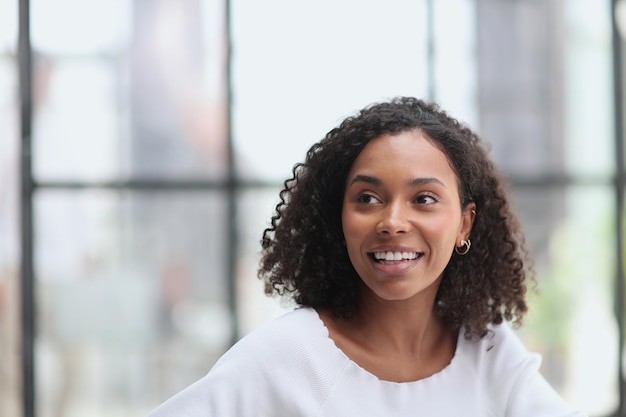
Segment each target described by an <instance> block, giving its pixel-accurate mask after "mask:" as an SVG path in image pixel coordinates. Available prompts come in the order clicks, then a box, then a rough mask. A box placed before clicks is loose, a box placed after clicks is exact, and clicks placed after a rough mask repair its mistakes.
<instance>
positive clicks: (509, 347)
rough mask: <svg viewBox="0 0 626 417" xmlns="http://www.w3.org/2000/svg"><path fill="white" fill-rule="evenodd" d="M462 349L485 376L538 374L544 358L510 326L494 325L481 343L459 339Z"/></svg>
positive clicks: (489, 328)
mask: <svg viewBox="0 0 626 417" xmlns="http://www.w3.org/2000/svg"><path fill="white" fill-rule="evenodd" d="M459 344H460V349H461V351H462V353H463V355H464V356H466V357H468V358H470V359H471V363H473V364H475V366H476V368H477V370H478V371H479V372H481V373H490V374H493V373H509V374H510V372H511V371H514V370H516V369H519V370H521V369H525V368H531V369H534V370H538V369H539V366H540V364H541V356H540V355H539V354H537V353H533V352H529V351H528V349H527V348H526V346H524V344H523V343H522V341H521V339H520V337H519V336H518V334H517V333H516V332H515V331H514V330H513V328H512V327H511V326H510V325H509V324H508V323H502V324H492V325H490V326H489V327H488V333H487V334H486V335H485V336H484V337H483V338H482V339H480V340H478V341H476V340H467V339H465V338H464V337H463V335H461V336H460V337H459Z"/></svg>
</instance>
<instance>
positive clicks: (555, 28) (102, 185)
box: [0, 0, 626, 417]
mask: <svg viewBox="0 0 626 417" xmlns="http://www.w3.org/2000/svg"><path fill="white" fill-rule="evenodd" d="M624 7H625V6H624V5H623V4H622V2H620V1H609V0H604V1H602V0H439V1H435V0H386V1H374V0H371V1H370V0H367V1H364V0H316V1H290V0H264V1H255V0H230V1H229V0H177V1H173V0H55V1H52V0H31V1H18V0H0V179H1V180H0V415H2V416H7V417H11V416H16V417H19V416H23V417H33V416H37V417H123V416H142V415H144V414H145V413H147V412H148V411H149V410H151V409H152V408H154V407H155V406H156V405H157V404H159V403H161V402H163V401H164V400H165V399H166V398H168V397H170V396H171V395H173V394H174V393H175V392H177V391H179V390H180V389H182V388H184V387H185V386H187V385H189V384H191V383H192V382H194V381H195V380H197V379H198V378H200V377H202V376H203V375H204V374H205V373H206V372H207V371H208V370H209V369H210V367H211V366H212V364H213V363H214V361H215V360H216V359H217V358H218V357H219V356H220V355H221V354H222V353H223V352H224V351H225V350H226V349H227V348H228V347H229V346H230V345H231V344H232V343H233V342H235V341H236V340H238V339H239V338H240V337H241V336H243V335H245V334H246V333H247V332H249V331H250V330H251V329H253V328H255V327H256V326H258V325H260V324H261V323H263V322H265V321H267V320H269V319H271V318H272V317H275V316H276V315H278V314H281V313H282V312H284V311H285V310H287V309H288V308H289V306H284V305H281V304H280V303H279V302H278V301H277V300H272V299H267V298H266V297H265V296H264V295H263V290H262V285H261V283H260V282H258V280H257V278H256V268H257V263H258V259H259V248H260V245H259V240H260V237H261V233H262V231H263V229H264V228H265V227H266V226H267V225H268V222H269V218H270V216H271V215H272V212H273V207H274V205H275V204H276V202H277V201H278V191H279V190H280V186H281V183H282V181H283V180H284V179H285V178H287V177H288V176H289V174H290V170H291V167H292V166H293V164H294V163H296V162H298V161H301V160H302V159H303V158H304V154H305V152H306V150H307V149H308V147H309V146H310V145H311V144H313V143H314V142H315V141H317V140H319V139H321V138H322V137H323V136H324V134H325V133H326V132H327V131H328V130H329V129H331V128H332V127H334V126H335V125H336V124H337V123H338V122H339V121H340V120H342V119H343V118H344V117H346V116H348V115H350V114H353V113H354V112H355V111H356V110H358V109H360V108H361V107H363V106H365V105H367V104H369V103H371V102H374V101H379V100H383V99H387V98H390V97H392V96H396V95H412V96H418V97H421V98H425V99H430V100H436V101H437V102H439V103H440V104H441V105H442V107H443V108H444V109H446V110H448V111H449V112H450V113H451V114H453V115H454V116H456V117H458V118H459V119H461V120H462V121H464V122H466V123H467V124H469V125H470V126H471V127H472V128H474V129H475V130H477V131H478V132H480V134H481V135H482V136H483V138H484V139H485V140H486V141H487V142H488V143H489V144H490V145H491V148H492V155H493V157H494V159H495V160H496V161H497V164H498V166H499V167H500V168H501V170H502V171H503V172H504V173H505V175H506V177H507V179H508V180H509V181H510V184H511V192H512V196H513V201H514V204H515V208H516V209H517V211H518V212H519V214H520V216H521V220H522V223H523V226H524V228H525V232H526V235H527V239H528V244H529V246H530V249H531V252H532V254H533V256H534V257H535V259H536V270H537V273H538V281H539V290H540V292H539V294H538V295H533V296H532V299H531V304H532V306H531V309H532V310H531V314H530V315H529V317H528V320H527V323H526V326H525V327H523V328H522V329H521V330H520V334H521V336H522V337H523V339H524V341H525V343H526V344H527V345H528V347H529V348H530V349H532V350H535V351H537V352H540V353H541V354H542V355H543V358H544V362H543V369H542V370H543V372H544V374H545V376H546V378H547V379H548V380H549V381H550V382H551V383H552V384H553V385H554V387H555V388H556V389H557V390H558V391H559V392H560V393H561V395H562V396H564V397H565V398H566V399H567V400H568V401H570V402H571V403H573V404H575V405H576V406H578V407H579V408H581V409H583V410H584V411H586V412H588V413H589V414H590V415H591V416H596V417H599V416H611V415H615V416H617V415H619V416H624V415H626V411H625V406H624V402H625V397H624V389H623V375H622V374H623V373H622V372H621V369H622V355H623V351H624V350H623V340H624V325H623V318H624V288H623V287H624V278H623V259H622V257H623V253H622V252H623V251H622V247H623V243H622V240H623V233H622V223H623V221H624V214H625V212H624V210H623V209H622V207H623V194H624V184H625V181H624V180H625V175H624V135H623V114H622V112H623V102H622V90H623V79H622V78H623V73H622V66H623V62H622V60H623V57H622V49H623V42H624V40H623V39H624V38H622V37H621V33H622V32H621V30H622V26H623V24H624V21H626V9H624Z"/></svg>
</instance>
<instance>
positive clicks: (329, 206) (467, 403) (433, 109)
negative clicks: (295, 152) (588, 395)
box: [149, 97, 582, 417]
mask: <svg viewBox="0 0 626 417" xmlns="http://www.w3.org/2000/svg"><path fill="white" fill-rule="evenodd" d="M280 198H281V202H280V203H279V204H278V205H277V207H276V213H275V214H274V216H273V217H272V221H271V226H270V227H269V228H267V229H266V230H265V232H264V233H263V238H262V248H263V257H262V260H261V267H260V270H259V276H260V277H261V278H262V279H264V280H265V284H266V292H267V293H268V294H280V295H282V296H285V297H286V298H288V299H293V300H295V302H296V303H297V304H298V305H299V308H297V309H296V310H295V311H292V312H290V313H287V314H286V315H284V316H283V317H280V318H278V319H276V320H274V321H272V322H270V323H268V324H266V325H265V326H263V327H261V328H259V329H257V330H256V331H253V332H252V333H250V334H249V335H247V336H245V337H244V338H243V339H242V340H240V341H239V342H238V343H237V344H236V345H235V346H233V347H232V348H231V349H230V350H229V351H228V352H227V353H225V354H224V355H223V356H222V358H221V359H220V360H219V361H218V362H217V363H216V365H215V366H214V368H213V369H212V370H211V371H210V372H209V373H208V375H207V376H205V377H204V378H202V379H201V380H200V381H198V382H197V383H196V384H194V385H192V386H190V387H189V388H187V389H185V390H183V391H182V392H181V393H179V394H177V395H176V396H174V397H173V398H172V399H170V400H169V401H167V402H166V403H165V404H163V405H162V406H160V407H159V408H157V409H156V410H154V411H153V412H152V413H151V414H150V415H149V416H150V417H165V416H170V415H177V416H186V417H200V416H207V415H210V416H233V415H237V416H243V417H246V416H255V417H257V416H276V415H285V416H338V415H358V416H364V417H368V416H381V415H394V416H400V417H403V416H410V415H411V416H412V415H415V412H416V410H419V411H420V413H421V414H424V415H439V416H457V415H463V416H470V417H471V416H485V415H494V416H510V417H522V416H529V415H532V416H540V417H541V416H546V417H547V416H571V417H573V416H578V417H579V416H582V414H581V413H579V412H576V411H575V410H574V409H573V408H571V407H570V406H568V405H567V404H566V403H565V402H564V401H563V400H562V399H561V398H560V397H559V395H558V394H557V393H556V392H555V391H554V390H553V389H552V387H551V386H550V385H549V384H548V383H547V382H546V380H545V379H544V378H543V377H542V375H541V374H540V373H539V367H540V363H541V359H540V357H539V355H537V354H533V353H529V352H528V350H526V348H525V347H524V346H523V345H522V343H521V342H520V340H519V339H518V338H517V336H516V335H515V334H514V333H513V332H512V331H511V326H510V323H511V324H513V325H519V324H521V321H522V319H523V317H524V315H525V314H526V312H527V305H526V301H525V295H526V288H527V281H528V280H530V279H532V271H531V270H530V268H529V263H530V259H529V256H528V255H527V252H526V250H525V246H524V237H523V234H522V232H521V229H520V226H519V224H518V222H517V220H516V216H515V215H514V213H513V212H512V211H511V209H510V207H509V204H508V198H507V195H506V193H505V191H504V188H503V185H502V182H501V180H500V177H499V174H498V172H497V171H496V169H495V167H494V164H493V163H492V162H491V161H490V159H489V157H488V155H487V152H486V151H485V149H484V148H483V146H482V142H481V140H480V138H479V137H478V136H477V135H476V134H474V133H473V132H472V131H471V130H469V129H468V128H467V127H465V126H464V125H462V124H460V123H459V122H458V121H457V120H455V119H453V118H452V117H450V116H449V115H447V114H446V113H445V112H443V111H441V110H440V109H439V108H438V106H437V105H435V104H429V103H425V102H423V101H421V100H418V99H414V98H404V97H400V98H397V99H393V100H391V101H389V102H383V103H378V104H374V105H371V106H369V107H367V108H365V109H363V110H362V111H360V112H359V113H357V114H356V115H355V116H352V117H348V118H347V119H346V120H344V121H343V122H342V123H341V124H340V126H339V127H337V128H335V129H333V130H331V131H330V132H329V133H328V134H327V135H326V137H325V138H324V139H323V140H321V141H320V142H318V143H316V144H315V145H313V147H311V149H310V150H309V152H308V153H307V156H306V160H305V161H304V163H301V164H297V165H296V166H295V167H294V170H293V177H292V178H291V179H290V180H287V181H286V182H285V186H284V188H283V190H282V191H281V193H280ZM470 242H471V243H470ZM509 322H510V323H509ZM450 398H455V401H449V399H450Z"/></svg>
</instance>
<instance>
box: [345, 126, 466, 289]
mask: <svg viewBox="0 0 626 417" xmlns="http://www.w3.org/2000/svg"><path fill="white" fill-rule="evenodd" d="M472 209H473V204H470V205H468V207H466V208H465V210H464V211H462V209H461V202H460V198H459V190H458V180H457V177H456V174H455V172H454V171H453V169H452V168H451V166H450V163H449V162H448V159H447V157H446V155H445V154H444V153H443V152H441V151H440V150H439V149H438V148H437V147H436V146H434V145H433V144H432V143H431V142H430V141H429V140H428V139H426V137H425V136H424V134H423V133H421V132H420V131H419V130H413V131H407V132H401V133H398V134H394V135H389V134H386V135H383V136H380V137H378V138H376V139H373V140H372V141H371V142H369V143H368V144H367V145H366V146H365V147H364V148H363V150H362V151H361V153H360V154H359V156H358V157H357V158H356V160H355V161H354V164H353V165H352V167H351V169H350V171H349V173H348V177H347V181H346V189H345V193H344V200H343V209H342V225H343V233H344V238H345V241H346V247H347V250H348V255H349V257H350V261H351V262H352V264H353V266H354V268H355V270H356V271H357V273H358V274H359V276H360V277H361V279H362V280H363V282H364V283H365V285H366V286H367V288H369V290H370V291H369V294H374V295H375V296H376V297H378V298H380V299H383V300H388V301H399V300H409V299H413V298H416V297H421V296H430V297H431V298H432V300H434V296H435V294H436V292H437V288H438V286H439V282H440V278H441V276H442V273H443V271H444V269H445V267H446V265H447V264H448V261H449V260H450V257H451V256H452V252H453V250H454V247H455V246H458V245H460V241H461V239H467V237H468V236H469V232H470V229H471V226H472V222H473V214H472Z"/></svg>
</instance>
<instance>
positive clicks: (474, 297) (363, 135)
mask: <svg viewBox="0 0 626 417" xmlns="http://www.w3.org/2000/svg"><path fill="white" fill-rule="evenodd" d="M416 129H417V130H420V131H421V132H422V133H424V134H426V136H427V137H429V138H430V139H431V140H432V141H433V143H434V144H435V145H436V146H438V147H439V148H440V149H441V150H442V151H443V152H444V153H445V155H446V156H447V158H448V159H449V161H450V163H451V165H452V167H453V169H454V170H455V173H456V175H457V178H458V181H459V194H460V200H461V204H462V206H463V207H465V206H466V205H467V204H469V203H470V202H474V204H475V205H476V218H475V221H474V225H473V227H472V230H471V234H470V238H471V241H472V247H471V250H470V252H469V253H468V254H467V255H464V256H461V255H458V254H456V253H454V254H453V255H452V258H451V259H450V261H449V263H448V265H447V266H446V268H445V270H444V273H443V277H442V280H441V284H440V287H439V290H438V294H437V299H436V303H435V307H434V308H435V311H436V312H438V314H439V315H440V316H441V317H442V319H443V320H444V322H445V323H446V324H447V325H448V326H450V327H451V328H453V329H460V328H461V327H462V326H464V327H465V337H466V338H472V337H478V338H482V337H484V336H485V335H486V334H487V333H488V325H489V324H490V323H493V324H499V323H501V322H503V321H504V320H506V321H510V322H513V323H514V324H515V325H520V324H521V320H522V318H523V316H524V315H525V313H526V311H527V305H526V302H525V295H526V290H527V281H528V280H529V279H534V276H533V271H532V261H531V259H530V256H529V254H528V251H527V249H526V247H525V243H524V236H523V234H522V232H521V227H520V224H519V222H518V221H517V218H516V216H515V214H514V213H513V211H512V210H511V207H510V205H509V203H508V200H507V195H506V189H505V184H504V181H503V179H502V178H501V176H500V174H499V173H498V171H497V169H496V167H495V165H494V163H493V162H492V161H491V159H490V158H489V156H488V151H487V149H486V148H485V146H484V145H483V143H482V141H481V139H480V138H479V137H478V136H477V135H476V134H475V133H474V132H472V131H471V130H470V129H469V128H468V127H467V126H465V125H463V124H461V123H460V122H459V121H457V120H456V119H454V118H452V117H450V116H449V115H448V114H447V113H446V112H444V111H443V110H441V109H440V108H439V106H438V105H437V104H434V103H426V102H424V101H422V100H419V99H416V98H412V97H397V98H394V99H392V100H390V101H388V102H382V103H376V104H372V105H370V106H368V107H366V108H364V109H362V110H361V111H360V112H358V113H357V114H356V115H354V116H350V117H348V118H347V119H345V120H344V121H343V122H342V123H341V124H340V125H339V127H337V128H334V129H333V130H331V131H330V132H328V134H327V135H326V136H325V137H324V139H322V140H321V141H320V142H318V143H316V144H314V145H313V146H312V147H311V148H310V149H309V151H308V152H307V154H306V159H305V161H304V163H298V164H296V165H295V166H294V168H293V171H292V174H293V176H292V178H290V179H288V180H286V181H285V182H284V187H283V189H282V191H281V192H280V202H279V203H278V204H277V206H276V212H275V214H274V216H273V217H272V219H271V226H270V227H268V228H267V229H265V231H264V232H263V237H262V240H261V245H262V258H261V262H260V267H259V278H260V279H263V280H264V281H265V285H266V287H265V292H266V293H267V294H268V295H273V294H278V295H281V296H286V297H289V298H292V299H293V300H295V302H296V303H297V304H299V305H301V306H307V307H314V308H326V309H330V310H332V311H333V313H334V314H335V315H337V316H340V317H346V318H349V317H351V316H352V315H354V313H355V312H356V310H357V308H358V300H359V297H358V294H359V287H360V285H361V280H360V278H359V276H358V275H357V273H356V271H355V270H354V268H353V266H352V264H351V262H350V259H349V257H348V252H347V249H346V247H345V245H344V243H343V242H344V237H343V230H342V224H341V211H342V204H343V196H344V191H345V183H346V178H347V175H348V172H349V170H350V168H351V166H352V164H353V162H354V160H355V159H356V158H357V156H358V155H359V153H360V152H361V150H362V149H363V148H364V147H365V145H367V143H369V142H370V141H371V140H372V139H374V138H377V137H379V136H381V135H383V134H387V133H398V132H403V131H410V130H416Z"/></svg>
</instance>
